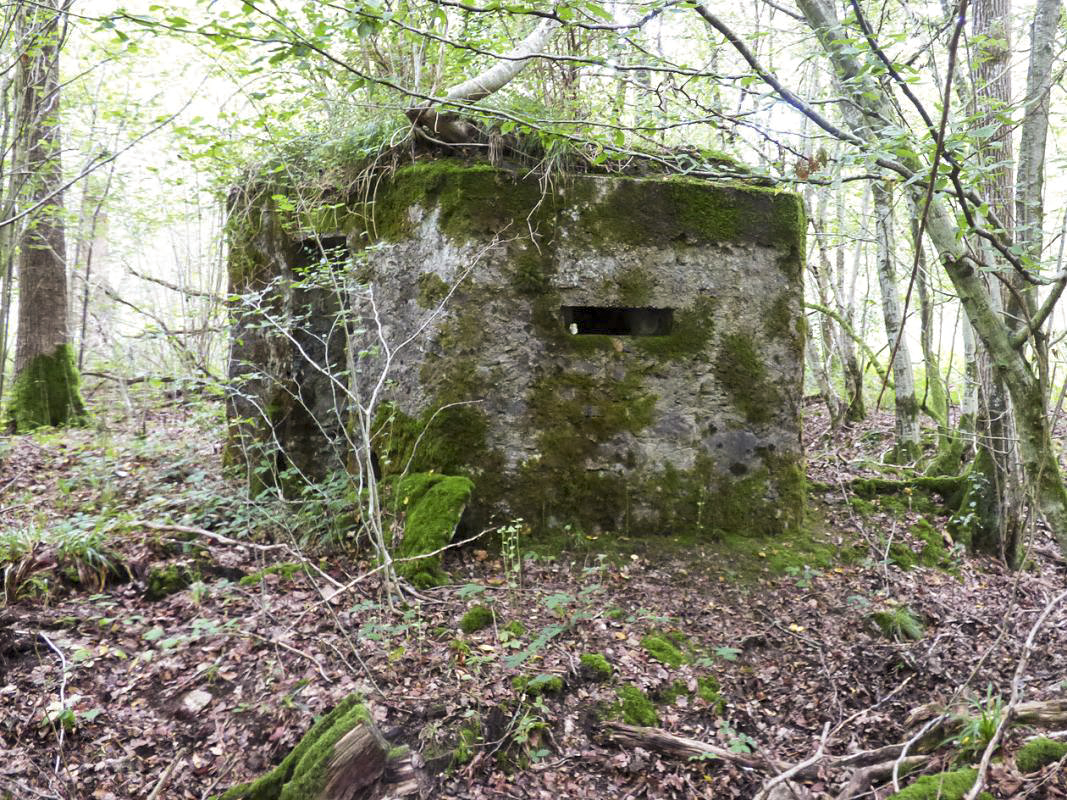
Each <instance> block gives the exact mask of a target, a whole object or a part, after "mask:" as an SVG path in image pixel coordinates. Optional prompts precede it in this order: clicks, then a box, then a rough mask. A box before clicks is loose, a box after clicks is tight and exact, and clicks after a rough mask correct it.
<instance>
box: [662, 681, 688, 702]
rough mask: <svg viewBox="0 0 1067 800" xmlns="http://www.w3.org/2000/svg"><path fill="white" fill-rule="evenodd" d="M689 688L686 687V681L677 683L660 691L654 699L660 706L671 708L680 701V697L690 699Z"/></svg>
mask: <svg viewBox="0 0 1067 800" xmlns="http://www.w3.org/2000/svg"><path fill="white" fill-rule="evenodd" d="M688 696H689V687H688V686H686V685H685V681H675V682H674V683H672V684H670V685H669V686H667V687H665V688H662V689H658V690H657V691H656V692H655V693H654V698H655V700H656V702H657V703H658V704H659V705H665V706H670V705H674V703H675V702H676V701H677V700H678V698H679V697H688Z"/></svg>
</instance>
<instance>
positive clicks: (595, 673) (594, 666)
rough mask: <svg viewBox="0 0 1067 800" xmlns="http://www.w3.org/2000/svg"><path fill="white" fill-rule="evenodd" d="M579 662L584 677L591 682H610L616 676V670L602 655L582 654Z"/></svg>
mask: <svg viewBox="0 0 1067 800" xmlns="http://www.w3.org/2000/svg"><path fill="white" fill-rule="evenodd" d="M578 662H579V664H580V665H581V670H582V675H584V676H585V677H586V678H587V679H588V680H591V681H608V680H611V676H612V675H614V674H615V668H614V667H613V666H611V664H610V663H609V662H608V660H607V659H606V658H604V656H603V655H602V654H600V653H582V655H581V657H580V658H579V659H578Z"/></svg>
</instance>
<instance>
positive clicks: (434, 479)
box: [393, 472, 474, 588]
mask: <svg viewBox="0 0 1067 800" xmlns="http://www.w3.org/2000/svg"><path fill="white" fill-rule="evenodd" d="M473 490H474V484H473V482H471V480H470V479H469V478H464V477H462V476H457V475H439V474H437V473H430V472H418V473H414V474H412V475H408V476H406V477H404V478H403V479H401V480H400V481H399V483H397V486H396V489H395V493H396V502H397V506H398V507H399V508H402V509H404V511H405V519H404V538H403V539H402V540H401V541H400V542H399V543H398V544H395V545H394V547H393V557H394V558H397V559H414V560H409V561H398V562H397V565H396V571H397V574H398V575H400V576H401V577H403V578H407V579H408V580H410V581H411V582H412V583H413V584H415V586H418V587H420V588H427V587H430V586H440V585H441V584H442V583H444V582H445V581H446V580H448V576H447V575H446V574H445V572H444V570H443V569H442V568H441V556H440V554H438V555H433V556H429V555H426V554H427V553H433V552H434V551H436V550H440V549H441V548H443V547H444V546H445V545H447V544H448V543H449V542H450V541H452V535H453V534H454V533H455V530H456V526H457V525H458V524H459V519H460V516H461V515H462V514H463V509H464V508H466V507H467V501H468V500H469V499H470V496H471V492H472V491H473ZM424 555H426V557H425V558H418V556H424Z"/></svg>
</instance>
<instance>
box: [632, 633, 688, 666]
mask: <svg viewBox="0 0 1067 800" xmlns="http://www.w3.org/2000/svg"><path fill="white" fill-rule="evenodd" d="M641 646H642V647H643V648H644V649H645V652H646V653H648V654H649V655H650V656H652V657H653V658H654V659H656V660H657V661H659V662H660V663H661V664H666V665H667V666H668V667H680V666H682V664H685V663H686V662H687V661H688V659H687V658H686V657H685V655H684V654H683V653H682V651H681V650H679V649H678V648H677V647H675V646H674V644H672V643H671V642H670V640H668V639H667V638H666V637H665V636H662V635H660V634H649V635H648V636H646V637H645V638H643V639H642V640H641Z"/></svg>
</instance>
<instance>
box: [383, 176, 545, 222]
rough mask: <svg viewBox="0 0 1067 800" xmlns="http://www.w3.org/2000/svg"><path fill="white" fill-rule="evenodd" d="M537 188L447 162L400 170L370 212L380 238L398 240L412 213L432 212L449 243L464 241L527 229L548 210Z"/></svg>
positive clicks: (527, 182) (534, 183) (531, 183)
mask: <svg viewBox="0 0 1067 800" xmlns="http://www.w3.org/2000/svg"><path fill="white" fill-rule="evenodd" d="M541 200H542V194H541V188H540V186H539V185H538V183H537V180H536V179H534V178H529V179H525V180H524V179H520V178H517V177H516V176H515V175H514V174H512V173H508V172H505V171H503V170H498V169H496V168H494V167H492V166H490V165H488V164H479V165H470V164H466V163H464V162H461V161H452V160H447V159H442V160H436V161H429V162H423V163H420V164H413V165H411V166H406V167H401V168H400V169H398V170H397V171H396V172H395V173H394V174H393V176H392V177H391V179H390V180H389V181H388V185H384V186H382V187H381V188H380V189H379V191H378V194H377V197H376V198H375V202H374V206H373V210H372V214H371V217H372V220H373V225H372V233H374V234H376V238H378V239H386V240H397V239H401V238H403V237H405V236H407V235H408V234H410V232H411V230H412V219H411V216H410V209H412V208H416V207H420V206H421V207H422V208H427V209H428V208H436V209H437V214H438V220H437V221H438V225H439V226H440V228H441V230H442V231H443V232H444V233H445V235H446V236H448V237H449V238H450V239H453V240H455V241H465V240H468V239H470V238H473V237H477V236H484V235H493V234H496V233H499V232H500V231H501V230H503V229H504V228H506V227H509V226H513V225H519V224H520V223H521V224H523V225H524V226H525V223H526V221H527V220H528V219H529V218H531V215H532V216H533V219H532V220H531V223H532V224H536V221H537V219H538V216H539V215H544V214H547V213H548V209H547V208H546V209H541V208H540V206H539V203H540V201H541Z"/></svg>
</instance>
